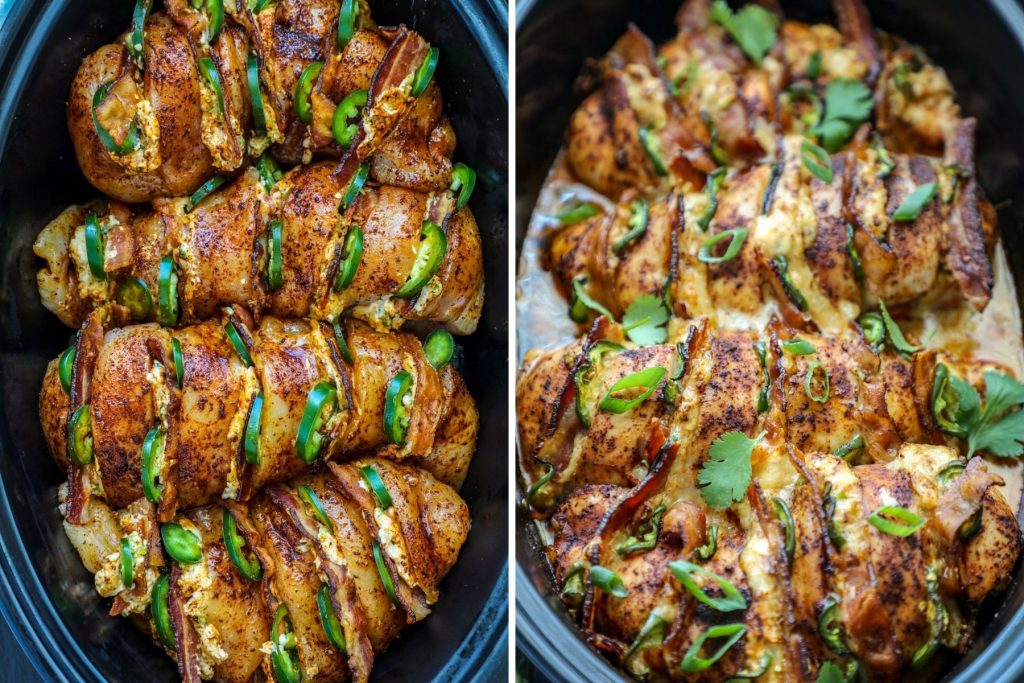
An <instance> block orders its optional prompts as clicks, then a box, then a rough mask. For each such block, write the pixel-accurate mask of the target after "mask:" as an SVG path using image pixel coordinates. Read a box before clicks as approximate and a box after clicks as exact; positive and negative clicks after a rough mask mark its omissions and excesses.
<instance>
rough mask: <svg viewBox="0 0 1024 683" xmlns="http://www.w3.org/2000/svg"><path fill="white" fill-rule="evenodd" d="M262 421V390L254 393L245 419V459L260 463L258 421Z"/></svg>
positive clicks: (253, 463) (256, 463) (251, 462)
mask: <svg viewBox="0 0 1024 683" xmlns="http://www.w3.org/2000/svg"><path fill="white" fill-rule="evenodd" d="M262 421H263V392H262V391H261V392H260V393H258V394H256V397H255V398H253V400H252V405H251V406H250V407H249V417H248V418H246V420H245V461H246V462H247V463H249V464H250V465H259V464H260V423H261V422H262Z"/></svg>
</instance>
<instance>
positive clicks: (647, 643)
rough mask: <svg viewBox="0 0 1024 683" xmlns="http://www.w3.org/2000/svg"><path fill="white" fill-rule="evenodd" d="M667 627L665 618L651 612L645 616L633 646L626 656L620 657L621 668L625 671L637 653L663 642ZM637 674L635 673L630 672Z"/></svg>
mask: <svg viewBox="0 0 1024 683" xmlns="http://www.w3.org/2000/svg"><path fill="white" fill-rule="evenodd" d="M667 627H668V623H667V622H666V621H665V618H664V617H662V616H661V615H659V614H656V613H655V612H651V613H650V614H649V615H648V616H647V620H646V621H645V622H644V625H643V626H642V627H641V628H640V632H639V633H637V635H636V639H634V640H633V644H632V645H630V646H629V649H628V650H626V654H624V655H623V656H622V667H623V668H624V669H626V670H627V671H630V669H629V666H628V665H629V661H630V660H631V659H632V658H633V657H635V656H636V655H637V654H638V653H639V652H642V651H643V650H646V649H647V648H649V647H657V646H658V645H661V644H662V643H663V642H664V641H665V631H666V628H667ZM631 673H637V672H631Z"/></svg>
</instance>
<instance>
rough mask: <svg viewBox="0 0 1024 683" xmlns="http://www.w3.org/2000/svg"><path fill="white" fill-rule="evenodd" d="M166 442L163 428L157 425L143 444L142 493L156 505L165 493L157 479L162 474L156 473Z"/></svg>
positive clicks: (148, 433) (141, 458)
mask: <svg viewBox="0 0 1024 683" xmlns="http://www.w3.org/2000/svg"><path fill="white" fill-rule="evenodd" d="M166 441H167V439H166V435H165V434H164V430H163V427H162V426H160V425H155V426H154V427H153V428H152V429H150V430H149V432H147V433H146V438H145V440H143V442H142V452H141V457H140V460H141V461H142V473H141V477H140V478H141V479H142V493H143V495H144V496H146V500H148V501H149V502H150V503H153V504H154V505H156V504H157V503H159V502H160V498H161V496H163V493H164V487H163V485H162V484H158V483H157V477H158V476H159V474H160V473H159V472H157V471H156V466H157V460H162V459H163V457H162V456H163V452H164V448H165V446H166Z"/></svg>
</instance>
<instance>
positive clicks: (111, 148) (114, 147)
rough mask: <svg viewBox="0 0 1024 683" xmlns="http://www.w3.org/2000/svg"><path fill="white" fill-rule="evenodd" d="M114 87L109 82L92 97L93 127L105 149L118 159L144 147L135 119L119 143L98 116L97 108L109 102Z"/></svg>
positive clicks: (111, 82)
mask: <svg viewBox="0 0 1024 683" xmlns="http://www.w3.org/2000/svg"><path fill="white" fill-rule="evenodd" d="M113 85H114V81H107V82H106V83H104V84H102V85H101V86H100V87H99V88H97V89H96V93H95V94H94V95H93V96H92V125H93V128H95V129H96V136H97V137H98V138H99V139H100V142H101V143H102V144H103V147H104V148H106V150H107V151H108V152H110V153H111V154H113V155H114V156H117V157H123V156H125V155H126V154H131V153H132V152H134V151H135V150H137V149H138V148H139V147H140V146H141V145H142V139H141V136H142V133H141V131H140V130H139V123H138V121H136V120H135V119H132V122H131V123H130V124H128V132H127V133H125V136H124V139H123V140H122V141H121V142H120V143H118V142H117V141H116V140H114V136H113V135H111V134H110V131H109V130H107V129H106V128H105V127H104V126H103V124H102V123H100V120H99V118H98V117H97V116H96V108H97V107H99V106H100V105H101V104H103V103H104V102H106V101H107V96H108V95H109V94H110V88H111V87H112V86H113Z"/></svg>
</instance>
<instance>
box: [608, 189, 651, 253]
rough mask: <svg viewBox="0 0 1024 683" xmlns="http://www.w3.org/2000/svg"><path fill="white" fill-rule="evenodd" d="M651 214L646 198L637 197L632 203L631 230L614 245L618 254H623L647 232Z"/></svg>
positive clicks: (614, 249) (629, 224)
mask: <svg viewBox="0 0 1024 683" xmlns="http://www.w3.org/2000/svg"><path fill="white" fill-rule="evenodd" d="M649 216H650V209H649V207H648V204H647V200H646V199H643V198H640V199H636V200H634V201H633V203H632V204H630V215H629V223H628V226H629V230H628V231H626V233H625V234H624V235H623V236H622V237H620V238H619V239H617V240H615V244H613V245H612V251H613V252H614V253H615V255H616V256H622V254H623V253H624V252H625V251H626V247H628V246H629V245H630V243H632V242H633V241H634V240H636V239H638V238H639V237H641V236H642V235H643V234H644V233H645V232H647V223H648V219H649Z"/></svg>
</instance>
